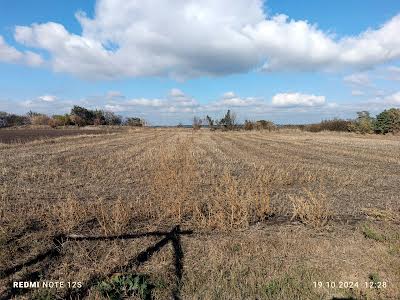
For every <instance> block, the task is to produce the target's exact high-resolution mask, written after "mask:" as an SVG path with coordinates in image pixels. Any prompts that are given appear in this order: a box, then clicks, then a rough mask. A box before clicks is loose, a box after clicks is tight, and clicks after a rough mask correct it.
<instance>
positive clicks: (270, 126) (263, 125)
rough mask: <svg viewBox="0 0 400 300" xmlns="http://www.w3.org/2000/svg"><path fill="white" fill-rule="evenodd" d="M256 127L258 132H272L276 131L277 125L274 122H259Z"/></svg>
mask: <svg viewBox="0 0 400 300" xmlns="http://www.w3.org/2000/svg"><path fill="white" fill-rule="evenodd" d="M255 126H256V128H257V129H258V130H263V129H264V130H268V131H272V130H275V129H276V125H275V124H274V123H273V122H271V121H266V120H258V121H257V122H256V125H255Z"/></svg>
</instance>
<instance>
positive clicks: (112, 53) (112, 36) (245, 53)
mask: <svg viewBox="0 0 400 300" xmlns="http://www.w3.org/2000/svg"><path fill="white" fill-rule="evenodd" d="M166 11H168V13H165V12H166ZM76 17H77V18H78V21H79V22H80V24H81V26H82V35H77V34H72V33H70V32H68V31H67V30H66V29H65V28H64V26H63V25H61V24H57V23H53V22H49V23H43V24H33V25H31V26H17V27H16V29H15V39H16V40H17V41H18V42H20V43H22V44H24V45H26V46H30V47H37V48H40V49H44V50H47V51H48V52H49V53H50V55H51V64H52V66H53V69H54V70H55V71H58V72H67V73H72V74H75V75H77V76H80V77H85V78H118V77H138V76H170V77H174V78H178V79H181V78H188V77H197V76H204V75H216V76H218V75H226V74H232V73H240V72H248V71H249V70H252V69H254V68H259V67H260V66H263V67H262V69H263V70H266V71H276V70H334V69H338V68H348V67H350V68H355V69H358V68H360V69H362V68H368V67H372V66H375V65H377V64H381V63H385V62H388V61H391V60H394V59H398V58H400V35H399V34H398V32H399V31H400V15H398V16H395V17H394V18H392V19H391V20H389V21H388V22H387V23H385V24H383V26H381V27H380V28H378V29H375V30H373V29H368V30H366V31H364V32H362V33H360V34H359V35H357V36H347V37H342V38H341V39H337V38H335V37H334V36H333V35H331V34H329V33H327V32H324V31H322V30H320V29H318V27H317V26H316V25H313V24H310V23H308V22H307V21H306V20H298V21H296V20H291V19H289V18H288V17H287V16H285V15H277V16H274V17H272V18H271V17H267V16H266V15H265V14H264V11H263V1H262V0H250V1H249V0H236V1H234V2H232V1H228V0H219V1H214V0H202V1H199V0H188V1H187V0H175V1H159V0H148V1H146V3H143V2H139V1H124V0H98V1H97V3H96V9H95V16H94V18H89V17H87V16H86V15H85V14H84V13H83V12H80V13H77V14H76ZM11 52H12V51H11ZM7 55H8V56H11V57H12V56H13V55H15V53H14V54H13V53H9V54H7Z"/></svg>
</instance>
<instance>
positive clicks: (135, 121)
mask: <svg viewBox="0 0 400 300" xmlns="http://www.w3.org/2000/svg"><path fill="white" fill-rule="evenodd" d="M125 124H126V125H127V126H133V127H143V126H144V120H142V119H140V118H127V119H126V121H125Z"/></svg>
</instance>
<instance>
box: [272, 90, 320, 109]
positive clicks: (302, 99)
mask: <svg viewBox="0 0 400 300" xmlns="http://www.w3.org/2000/svg"><path fill="white" fill-rule="evenodd" d="M272 104H273V105H275V106H281V107H290V106H304V107H310V106H320V105H323V104H325V96H315V95H308V94H301V93H280V94H276V95H275V96H273V97H272Z"/></svg>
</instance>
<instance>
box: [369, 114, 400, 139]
mask: <svg viewBox="0 0 400 300" xmlns="http://www.w3.org/2000/svg"><path fill="white" fill-rule="evenodd" d="M375 132H377V133H383V134H385V133H388V132H393V133H395V132H400V109H398V108H391V109H388V110H384V111H383V112H381V113H380V114H379V115H377V116H376V122H375Z"/></svg>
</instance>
